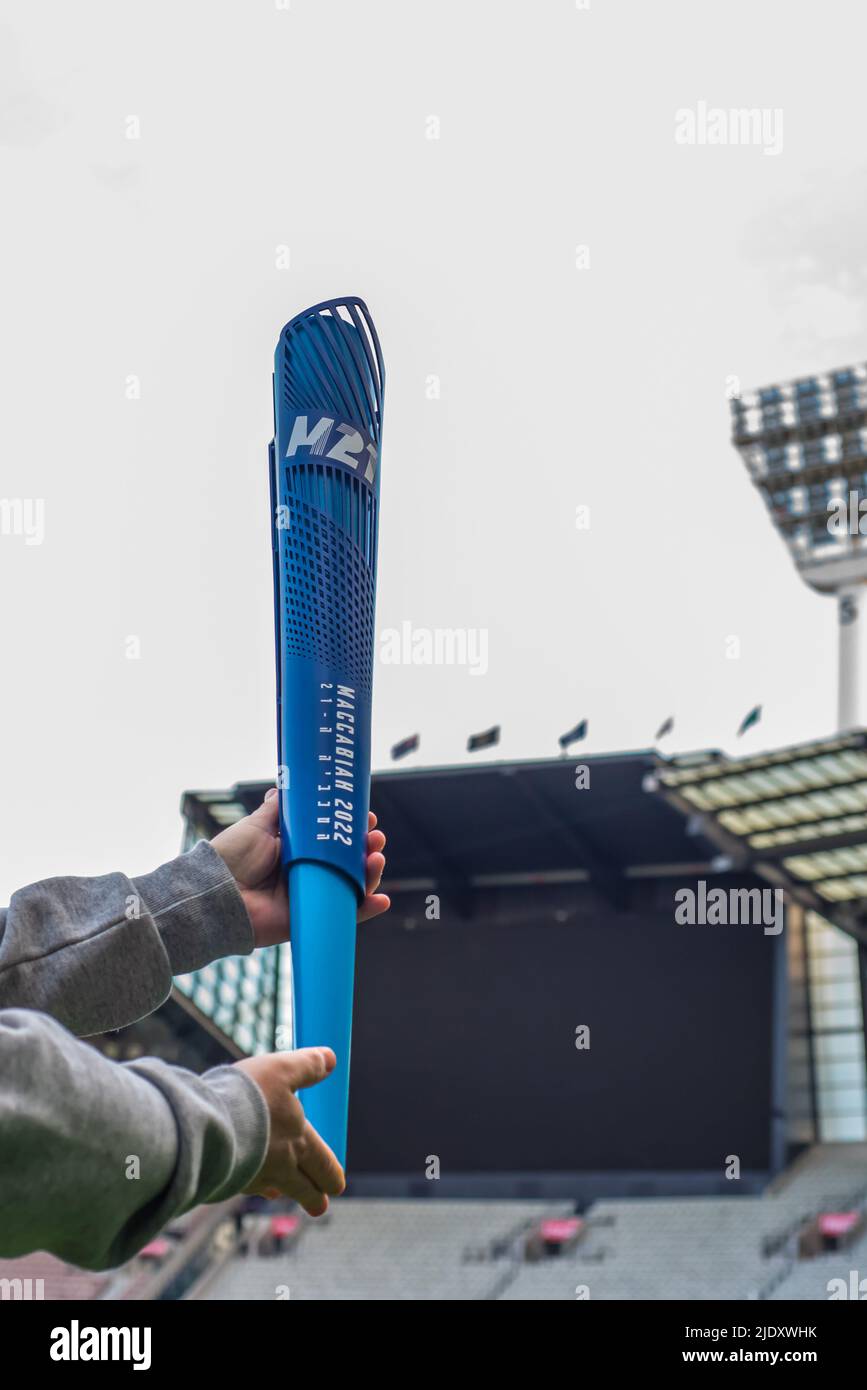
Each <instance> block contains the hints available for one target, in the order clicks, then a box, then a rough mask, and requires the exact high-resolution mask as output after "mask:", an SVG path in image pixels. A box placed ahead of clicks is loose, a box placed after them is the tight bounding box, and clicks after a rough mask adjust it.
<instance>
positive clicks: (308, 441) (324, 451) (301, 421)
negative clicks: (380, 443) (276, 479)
mask: <svg viewBox="0 0 867 1390" xmlns="http://www.w3.org/2000/svg"><path fill="white" fill-rule="evenodd" d="M307 422H308V416H306V415H296V416H295V419H294V421H293V424H292V433H291V435H290V436H289V443H288V444H287V445H286V458H287V459H288V458H292V457H293V456H294V455H295V454H296V453H297V451H298V450H299V449H309V450H310V452H311V454H315V455H316V456H317V457H318V458H326V459H334V460H335V462H336V463H342V464H343V466H344V467H345V468H351V469H352V471H353V472H354V473H357V472H359V471H360V469H361V468H362V467H363V468H364V481H365V482H366V483H372V482H373V480H374V478H375V477H376V465H377V461H378V452H377V448H376V445H375V444H369V443H367V442H366V441H365V439H364V436H363V435H362V434H361V433H360V432H359V431H358V430H357V429H356V428H355V426H354V425H346V424H340V423H338V422H336V421H334V420H333V419H330V418H329V417H328V416H327V415H321V416H320V417H319V419H318V420H315V421H314V422H313V424H312V425H310V426H308V423H307ZM329 446H330V447H329Z"/></svg>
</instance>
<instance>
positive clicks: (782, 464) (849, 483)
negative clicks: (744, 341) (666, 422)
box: [731, 363, 867, 731]
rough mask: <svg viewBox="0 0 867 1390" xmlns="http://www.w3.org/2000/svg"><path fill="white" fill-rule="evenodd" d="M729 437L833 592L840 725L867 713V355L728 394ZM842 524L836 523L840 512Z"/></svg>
mask: <svg viewBox="0 0 867 1390" xmlns="http://www.w3.org/2000/svg"><path fill="white" fill-rule="evenodd" d="M731 413H732V442H733V444H734V446H735V448H736V449H737V450H738V452H739V453H740V455H741V458H742V459H743V461H744V463H745V464H746V467H747V471H748V472H749V474H750V477H751V478H752V480H753V483H754V484H755V486H756V488H757V489H758V490H759V492H760V493H761V494H762V497H763V499H764V502H765V504H766V506H767V508H768V511H769V513H770V516H771V520H772V522H773V524H774V527H775V528H776V530H777V531H778V532H779V534H780V535H781V536H782V538H783V540H784V541H785V543H786V545H787V547H788V549H789V553H790V555H791V556H792V559H793V561H794V563H795V567H796V569H797V570H798V573H799V574H800V575H801V578H802V579H803V580H804V582H805V583H806V584H808V585H809V586H810V588H811V589H813V590H814V591H815V592H817V593H820V594H834V595H835V596H836V598H837V613H838V621H839V676H838V705H837V726H838V728H839V729H840V730H841V731H844V730H846V729H852V728H856V727H861V726H862V725H864V724H865V723H867V717H865V710H864V705H863V702H864V700H865V697H867V671H865V670H864V665H865V658H867V587H865V586H867V536H865V535H862V534H861V531H860V525H859V523H860V519H861V517H860V501H861V499H867V364H865V363H858V364H856V365H855V366H853V367H847V368H843V369H841V370H840V371H836V372H831V373H828V374H825V375H820V376H813V377H806V378H804V379H802V380H798V381H793V382H787V383H783V384H781V385H777V386H769V387H765V388H763V389H762V390H760V391H755V392H752V393H750V394H749V395H744V396H739V397H736V398H735V399H733V400H732V401H731ZM841 515H842V517H843V518H844V521H843V524H842V525H840V524H836V523H835V524H832V522H834V518H835V517H837V518H839V517H840V516H841Z"/></svg>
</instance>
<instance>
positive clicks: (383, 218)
mask: <svg viewBox="0 0 867 1390" xmlns="http://www.w3.org/2000/svg"><path fill="white" fill-rule="evenodd" d="M0 24H2V32H0V93H2V95H0V186H2V189H3V194H4V204H5V206H4V212H3V218H2V223H0V239H2V255H0V303H2V306H3V312H2V321H0V353H2V360H0V373H2V381H3V385H4V388H5V389H4V393H3V395H4V406H3V410H2V413H0V497H7V498H16V497H28V498H44V500H45V524H46V533H45V540H44V543H43V544H42V545H41V546H26V545H25V544H24V542H23V539H22V538H21V537H18V536H8V535H7V536H2V535H0V597H2V655H3V679H2V720H0V771H2V793H0V843H2V854H0V901H5V900H6V899H7V897H8V895H9V893H11V892H12V891H13V889H14V888H15V887H17V886H20V885H21V884H23V883H27V882H31V881H33V880H34V879H36V878H40V877H44V876H46V875H48V874H51V873H57V872H77V873H96V872H104V871H107V870H109V869H114V868H123V869H126V870H127V871H128V872H130V873H137V872H141V871H144V870H146V869H148V868H150V867H152V866H153V865H154V864H155V863H157V862H159V861H160V860H162V859H165V858H168V857H170V856H171V855H172V854H173V853H175V852H176V849H177V847H178V844H179V840H180V834H181V824H180V819H179V815H178V810H177V807H178V800H179V796H180V793H181V791H182V790H183V789H184V788H185V787H222V786H227V785H229V784H231V783H232V782H234V781H235V780H237V779H239V778H243V779H247V778H253V777H265V776H267V775H269V772H270V771H271V769H272V767H273V764H274V761H275V753H274V709H273V684H274V681H273V660H274V658H273V647H272V600H271V587H270V585H271V579H270V550H269V532H268V494H267V471H266V469H267V465H266V446H267V441H268V439H269V437H270V431H271V406H270V371H271V358H272V353H273V349H274V345H275V342H276V339H277V335H278V333H279V330H280V328H281V326H282V325H283V323H284V322H285V321H286V320H287V319H288V318H290V317H291V316H292V315H293V314H294V313H296V312H297V311H298V310H300V309H302V308H305V307H306V306H307V305H309V304H311V303H313V302H315V301H316V300H319V299H322V298H326V297H330V296H332V295H337V294H346V293H354V294H360V295H362V296H363V297H364V298H365V299H366V301H367V303H368V305H369V306H370V309H371V311H372V313H373V316H374V318H375V321H376V324H377V326H378V329H379V332H380V336H381V339H382V342H383V347H384V351H385V357H386V366H387V372H388V385H387V392H386V407H385V446H384V451H383V478H382V529H381V545H380V588H379V608H378V624H379V627H380V629H383V628H387V627H397V626H399V625H400V623H401V622H403V621H404V620H408V621H410V622H412V624H413V625H414V626H415V627H419V626H425V627H431V628H435V627H448V628H486V629H487V630H488V631H489V642H490V656H489V663H490V664H489V670H488V673H487V674H486V675H484V676H470V675H469V674H468V673H467V671H466V670H462V669H458V668H434V669H432V668H427V667H406V666H391V665H380V666H379V667H378V670H377V678H376V702H375V717H374V725H375V727H374V750H375V763H376V765H383V764H384V763H386V762H387V759H388V749H389V747H390V745H391V744H392V743H393V742H395V741H396V740H397V739H398V738H400V737H402V736H403V735H406V734H409V733H412V732H414V731H415V730H420V731H421V734H422V739H423V743H422V755H419V756H417V757H416V759H415V761H416V762H417V763H421V762H424V763H437V762H454V761H460V760H462V759H463V758H464V757H465V756H466V755H465V753H464V747H465V741H466V737H467V734H468V733H470V732H471V731H474V730H478V729H482V728H485V727H487V726H488V725H490V724H493V723H495V722H500V723H502V725H503V740H502V743H501V746H500V748H499V749H498V750H495V752H494V754H493V756H503V757H513V756H514V757H532V756H544V755H547V754H550V753H554V752H556V751H557V750H556V739H557V736H558V734H560V733H561V732H562V731H563V730H565V729H567V728H570V727H571V726H572V725H573V724H574V723H576V722H577V721H578V719H579V718H581V717H587V718H588V719H589V721H590V737H589V738H588V740H587V743H586V744H585V745H584V747H585V748H586V750H587V752H599V751H608V750H618V749H629V748H636V747H646V746H648V745H649V744H651V743H652V740H653V734H654V731H655V729H656V727H657V726H658V725H659V724H660V723H661V722H662V720H663V718H664V717H665V716H666V715H668V714H670V713H674V714H675V716H676V719H677V727H676V731H675V735H674V736H673V738H671V739H670V740H668V741H667V743H666V747H668V748H670V749H671V750H675V749H677V750H681V749H687V748H695V747H714V746H716V747H723V748H726V749H727V750H729V751H738V750H740V751H744V752H746V751H750V750H757V749H759V748H762V747H766V746H775V745H779V744H785V743H788V742H792V741H794V740H797V739H801V738H809V737H813V736H818V735H820V734H823V733H826V732H829V731H830V730H831V729H832V728H833V722H834V708H835V671H836V640H835V635H836V634H835V614H834V609H833V604H832V603H831V602H830V601H828V600H823V599H821V598H819V597H817V596H815V595H813V594H811V593H810V592H808V590H807V589H806V588H805V587H804V586H803V585H802V584H801V583H800V581H799V580H798V578H797V577H796V575H795V572H794V570H793V568H792V566H791V563H790V561H789V559H788V556H787V554H786V552H785V550H784V547H783V545H782V543H781V542H780V541H779V540H778V539H777V538H776V537H775V536H774V535H773V533H772V531H771V528H770V524H769V522H768V520H767V518H766V514H765V511H764V507H763V505H762V503H761V501H760V499H759V497H758V496H757V495H756V494H755V493H754V491H753V489H752V487H751V485H750V483H749V481H748V479H747V477H746V474H745V471H744V469H743V467H742V465H741V463H740V461H739V459H738V457H737V455H736V454H735V453H734V451H733V450H732V448H731V445H730V444H729V440H728V436H729V418H728V406H727V402H726V399H725V386H726V378H727V377H728V376H729V375H730V374H736V375H737V376H739V377H740V379H741V381H742V383H743V385H744V388H745V389H747V388H751V387H754V386H759V385H764V384H767V383H769V382H771V381H776V380H782V379H786V378H789V377H792V376H795V375H798V374H803V373H808V372H811V371H814V370H822V369H826V368H830V367H835V366H840V365H845V364H848V363H849V362H850V361H853V360H858V359H859V358H863V357H864V356H865V307H867V253H865V250H864V246H865V235H864V233H865V156H864V152H863V146H864V130H865V120H864V115H865V112H864V106H865V101H864V97H863V89H864V79H863V54H864V40H865V34H867V18H865V16H864V14H863V13H862V12H861V11H860V10H859V9H858V8H857V7H855V6H852V5H851V4H844V3H843V2H842V0H831V3H825V4H823V5H822V6H821V7H820V8H817V7H816V6H815V5H814V4H812V3H810V4H808V3H805V2H804V0H776V2H774V0H763V3H762V4H760V5H759V4H756V3H755V0H749V2H747V0H725V2H724V3H723V0H710V2H708V0H704V3H702V4H696V3H695V0H662V3H656V4H653V5H649V4H647V3H646V2H645V3H641V0H631V3H614V0H592V4H591V8H590V10H589V11H581V10H578V9H577V7H576V5H575V3H574V0H533V2H532V3H531V0H525V2H524V3H514V0H472V3H467V0H441V2H440V3H438V4H435V5H433V4H421V3H414V2H413V0H292V3H291V9H290V10H289V11H288V12H287V11H284V10H278V9H277V8H276V7H275V5H274V3H273V0H255V2H254V3H243V2H242V0H236V2H235V3H232V2H231V0H229V2H228V3H227V2H226V0H223V3H215V0H209V2H208V3H204V0H184V3H183V4H177V3H168V0H160V3H149V4H147V5H142V4H132V3H129V0H120V2H119V0H105V3H82V4H77V5H74V6H73V5H69V4H68V3H60V2H59V0H57V2H56V3H44V0H41V2H40V3H33V2H32V0H30V2H29V3H24V0H17V3H16V0H4V3H3V5H2V10H0ZM699 101H705V102H707V103H708V104H709V105H710V106H719V107H723V108H726V109H728V108H733V107H761V108H771V109H776V108H780V109H782V111H783V120H784V125H783V148H782V152H781V153H780V154H779V155H777V156H776V157H773V156H770V157H769V156H766V155H765V154H763V152H762V150H761V148H756V147H733V146H709V145H703V146H694V147H684V146H681V145H678V144H676V143H675V140H674V129H675V112H676V111H677V110H678V109H679V108H684V107H695V106H696V104H697V103H698V102H699ZM431 115H435V116H437V117H438V118H439V121H440V123H441V137H440V139H439V140H429V139H426V122H427V118H428V117H429V116H431ZM129 116H137V117H138V118H139V120H140V123H141V138H140V139H139V140H137V141H135V140H128V139H127V138H126V134H125V131H126V125H125V123H126V120H127V117H129ZM283 244H285V245H288V246H289V247H290V248H291V265H290V268H289V269H288V270H280V269H277V268H276V265H275V258H276V248H277V247H278V246H280V245H283ZM579 244H583V245H587V246H588V247H589V250H590V268H589V269H586V270H577V269H576V268H575V248H576V246H577V245H579ZM133 373H134V374H137V375H138V376H139V377H140V378H141V391H142V395H141V399H140V400H138V401H129V400H127V399H126V398H125V382H126V378H127V376H128V375H129V374H133ZM434 373H435V374H437V375H438V376H439V377H440V379H441V392H442V394H441V399H439V400H438V401H431V400H429V399H427V397H426V391H425V384H426V378H427V377H428V375H429V374H434ZM579 505H588V506H589V507H590V509H591V513H590V514H591V529H590V530H589V531H583V532H582V531H577V530H576V528H575V509H576V507H577V506H579ZM130 635H134V636H136V637H138V638H139V640H140V642H141V653H142V655H141V659H140V660H138V661H130V660H127V659H126V655H125V642H126V638H127V637H128V636H130ZM733 635H734V636H737V637H739V639H740V642H741V653H742V654H741V658H740V660H737V661H731V660H727V659H726V655H725V643H726V639H727V638H728V637H730V636H733ZM757 702H761V703H763V705H764V707H765V717H764V721H763V723H762V724H761V725H759V727H758V728H757V729H756V730H754V731H753V732H751V733H750V734H749V735H747V737H746V738H744V739H743V740H741V741H740V742H739V743H738V742H737V741H736V740H735V739H734V736H733V735H734V731H735V729H736V727H737V725H738V723H739V721H740V719H741V717H742V716H743V715H744V713H745V712H746V711H747V710H748V709H749V708H750V706H751V705H753V704H755V703H757ZM483 756H486V755H483ZM386 829H387V827H386Z"/></svg>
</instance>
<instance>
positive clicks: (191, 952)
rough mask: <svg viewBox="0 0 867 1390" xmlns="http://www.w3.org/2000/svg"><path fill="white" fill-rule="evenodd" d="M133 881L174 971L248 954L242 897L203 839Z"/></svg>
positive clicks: (183, 971)
mask: <svg viewBox="0 0 867 1390" xmlns="http://www.w3.org/2000/svg"><path fill="white" fill-rule="evenodd" d="M132 881H133V883H134V885H135V888H136V892H138V893H139V894H140V895H141V899H142V902H143V903H144V905H145V907H146V908H147V911H148V913H149V914H150V916H151V917H152V918H153V920H154V924H155V926H156V928H157V931H158V932H159V934H160V937H161V939H162V942H163V945H164V946H165V949H166V954H167V955H168V958H169V961H170V964H171V969H172V974H173V975H186V974H188V973H189V972H190V971H191V970H201V969H202V967H203V966H205V965H210V963H211V961H213V960H218V959H219V958H220V957H222V956H247V955H249V954H250V952H251V951H252V950H253V947H254V945H255V942H254V940H253V928H252V927H251V925H250V918H249V917H248V916H247V909H246V908H245V906H244V900H243V898H242V897H241V894H240V892H239V891H238V886H237V884H236V883H235V880H234V878H233V877H232V875H231V873H230V872H229V870H228V868H227V867H226V865H225V863H224V861H223V860H222V859H221V857H220V855H219V854H218V853H217V851H216V850H215V849H214V848H213V847H212V846H211V845H209V844H208V842H207V840H200V841H199V843H198V844H197V845H196V846H195V848H194V849H192V850H190V852H189V853H188V854H182V855H180V857H179V858H177V859H172V860H171V861H170V862H169V863H168V864H161V865H160V867H159V868H158V869H154V871H153V873H150V874H143V875H142V876H141V877H140V878H134V879H133V880H132Z"/></svg>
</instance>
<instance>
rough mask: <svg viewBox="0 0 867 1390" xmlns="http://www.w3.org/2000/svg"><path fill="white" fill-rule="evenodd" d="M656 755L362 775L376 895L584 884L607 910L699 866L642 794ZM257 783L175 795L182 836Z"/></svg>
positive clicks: (209, 826) (676, 825)
mask: <svg viewBox="0 0 867 1390" xmlns="http://www.w3.org/2000/svg"><path fill="white" fill-rule="evenodd" d="M702 756H703V757H705V758H706V757H708V756H709V755H707V754H704V755H702ZM658 762H659V759H658V756H657V755H656V754H655V753H654V752H653V751H651V750H648V751H643V752H636V753H622V754H614V755H599V756H594V757H590V756H586V757H581V758H579V757H578V756H577V755H576V756H573V757H559V758H550V759H545V760H543V761H526V762H487V763H463V764H460V765H458V766H451V767H437V768H412V769H400V770H394V771H391V770H390V771H387V772H378V773H374V775H373V783H372V791H371V805H372V807H373V810H374V811H375V812H376V814H377V816H378V817H379V821H380V824H381V826H382V828H383V829H384V830H385V831H386V834H387V836H388V847H387V855H388V874H387V878H388V883H387V887H388V891H389V893H391V894H392V895H394V894H398V893H401V892H412V891H419V890H424V889H427V888H434V887H437V886H438V887H440V888H443V889H446V890H447V891H448V892H449V894H450V897H451V899H452V901H453V902H455V904H456V906H459V907H460V908H462V910H463V912H464V914H465V915H467V916H469V915H471V914H472V897H473V894H474V892H475V891H476V890H479V889H485V888H498V887H504V888H505V887H510V886H515V887H519V886H531V885H534V884H556V883H563V884H567V883H585V884H587V883H589V884H591V885H592V887H593V888H594V889H595V890H596V891H598V892H599V893H600V894H602V896H603V897H604V898H606V899H607V900H608V901H609V902H610V903H611V904H612V905H613V906H615V907H617V906H621V905H622V904H623V903H624V901H625V898H626V892H625V889H626V884H627V881H628V880H629V879H635V878H643V877H654V878H658V877H660V876H664V875H665V874H666V873H678V872H680V873H684V874H687V873H693V874H701V873H704V872H711V871H712V864H711V860H712V858H713V856H714V854H715V853H716V851H715V849H714V848H713V846H712V844H710V843H706V844H705V843H701V841H700V839H697V838H696V836H695V835H694V834H691V833H689V832H690V829H691V827H690V826H688V824H687V823H686V821H685V820H684V818H683V816H682V815H681V814H680V812H679V811H678V810H677V809H676V808H675V807H673V806H669V805H668V804H667V802H666V800H665V799H663V798H660V797H656V796H648V795H647V792H646V790H645V781H646V778H647V777H648V775H649V774H652V773H653V772H654V771H655V769H656V767H657V766H658ZM582 769H583V771H582ZM268 786H269V783H267V782H239V783H237V784H236V785H235V786H234V787H232V788H231V789H230V790H227V791H224V792H187V793H186V794H185V796H184V798H183V801H182V807H181V809H182V812H183V815H184V817H185V819H186V821H187V826H188V843H191V842H192V840H193V839H194V838H196V837H201V836H208V837H209V836H211V835H213V834H216V832H217V831H218V830H220V829H222V828H223V827H224V826H226V825H228V824H231V823H232V821H234V820H237V819H238V818H239V817H240V816H242V815H245V814H247V812H249V811H252V810H254V809H255V807H256V806H258V805H259V804H260V803H261V800H262V797H263V796H264V794H265V791H266V790H267V788H268Z"/></svg>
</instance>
